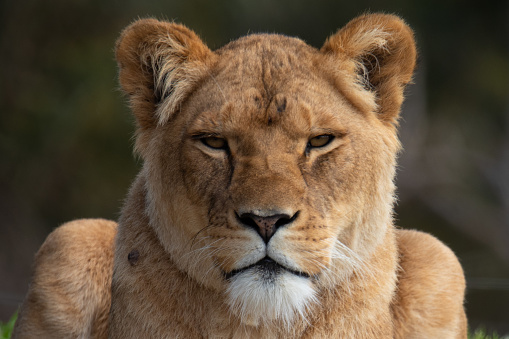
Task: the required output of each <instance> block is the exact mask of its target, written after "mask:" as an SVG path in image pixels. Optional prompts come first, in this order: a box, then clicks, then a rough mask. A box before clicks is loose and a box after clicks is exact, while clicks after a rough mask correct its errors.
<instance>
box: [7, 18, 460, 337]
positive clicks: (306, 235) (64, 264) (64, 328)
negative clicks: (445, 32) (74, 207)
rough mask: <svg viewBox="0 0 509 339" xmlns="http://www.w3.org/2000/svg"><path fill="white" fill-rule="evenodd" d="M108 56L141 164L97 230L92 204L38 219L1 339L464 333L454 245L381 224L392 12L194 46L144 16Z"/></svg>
mask: <svg viewBox="0 0 509 339" xmlns="http://www.w3.org/2000/svg"><path fill="white" fill-rule="evenodd" d="M116 57H117V61H118V65H119V69H120V73H119V78H120V83H121V86H122V88H123V89H124V91H125V92H126V93H127V94H128V95H129V99H130V104H131V108H132V110H133V113H134V115H135V116H136V121H137V132H136V146H135V147H136V151H137V152H138V153H139V154H140V155H141V157H142V158H143V161H144V164H143V168H142V170H141V172H140V174H139V176H138V177H137V179H136V180H135V182H134V184H133V186H132V188H131V191H130V193H129V196H128V198H127V200H126V204H125V206H124V208H123V210H122V214H121V218H120V220H119V226H118V232H117V233H116V240H115V246H114V244H113V240H112V237H113V234H114V233H115V227H114V226H113V224H111V223H107V222H105V221H78V222H75V223H71V224H69V225H64V226H62V227H61V228H59V229H57V230H56V231H55V232H54V233H52V234H51V235H50V236H49V237H48V239H47V241H46V242H45V244H44V245H43V246H42V248H41V250H40V251H39V253H38V255H37V257H36V266H35V274H34V277H33V281H32V284H31V286H30V290H29V293H28V296H27V299H26V301H25V303H24V305H23V308H22V311H21V314H20V319H19V321H18V323H17V325H16V329H15V336H18V337H30V336H39V335H40V334H43V333H67V336H68V337H80V338H84V337H98V338H99V337H106V327H108V333H109V337H111V338H145V337H153V338H164V337H168V338H200V337H206V338H249V337H251V338H332V337H334V338H466V318H465V313H464V310H463V295H464V288H465V282H464V277H463V272H462V269H461V266H460V265H459V263H458V261H457V259H456V257H455V256H454V254H453V253H452V252H451V251H450V250H449V249H448V248H447V247H446V246H445V245H443V244H442V243H440V242H439V241H438V240H436V239H435V238H433V237H431V236H429V235H426V234H423V233H420V232H417V231H402V230H396V229H395V228H394V226H393V221H392V209H393V202H394V189H395V188H394V183H393V179H394V172H395V165H396V162H395V159H396V155H397V152H398V151H399V149H400V145H399V141H398V138H397V134H396V133H397V130H396V128H397V125H398V117H399V110H400V106H401V103H402V101H403V90H404V87H405V85H406V84H408V82H409V81H410V80H411V77H412V73H413V69H414V67H415V59H416V51H415V43H414V39H413V33H412V31H411V30H410V28H409V27H408V26H407V25H406V24H405V23H404V22H403V21H402V20H401V19H399V18H398V17H395V16H391V15H382V14H371V15H363V16H360V17H358V18H356V19H354V20H352V21H351V22H350V23H348V24H347V25H346V26H345V27H344V28H343V29H341V30H339V31H338V32H337V33H336V34H334V35H332V36H331V37H330V38H329V39H327V41H326V42H325V44H324V46H323V47H322V48H321V49H320V50H317V49H315V48H312V47H310V46H308V45H306V44H305V43H304V42H302V41H301V40H299V39H295V38H289V37H286V36H280V35H250V36H247V37H244V38H241V39H239V40H236V41H233V42H231V43H230V44H228V45H226V46H225V47H223V48H221V49H219V50H217V51H214V52H213V51H211V50H210V49H209V48H208V47H206V46H205V45H204V44H203V42H202V41H201V40H200V39H199V38H198V37H197V36H196V34H194V33H193V32H192V31H190V30H189V29H187V28H186V27H184V26H182V25H178V24H175V23H168V22H161V21H157V20H153V19H145V20H139V21H137V22H135V23H133V24H132V25H130V26H129V27H127V28H126V29H125V30H124V31H123V33H122V35H121V37H120V38H119V40H118V42H117V47H116ZM113 259H114V260H113ZM112 260H113V261H114V264H112ZM110 281H111V290H110V289H109V288H108V286H109V283H110ZM110 292H111V294H110ZM110 298H111V308H110V307H109V304H110ZM108 309H109V318H108V319H106V316H105V314H106V313H107V312H108ZM55 329H56V330H55ZM46 331H50V332H46ZM51 331H61V332H51ZM80 331H81V332H80ZM39 337H40V336H39ZM62 337H65V335H62Z"/></svg>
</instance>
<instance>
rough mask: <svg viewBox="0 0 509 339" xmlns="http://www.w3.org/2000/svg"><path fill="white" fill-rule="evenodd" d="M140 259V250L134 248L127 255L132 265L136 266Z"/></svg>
mask: <svg viewBox="0 0 509 339" xmlns="http://www.w3.org/2000/svg"><path fill="white" fill-rule="evenodd" d="M139 259H140V252H138V250H132V251H131V252H129V254H128V255H127V260H128V261H129V263H130V264H131V266H134V265H136V264H137V263H138V260H139Z"/></svg>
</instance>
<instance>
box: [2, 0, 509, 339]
mask: <svg viewBox="0 0 509 339" xmlns="http://www.w3.org/2000/svg"><path fill="white" fill-rule="evenodd" d="M366 11H384V12H387V13H395V14H399V15H401V16H403V17H404V18H405V19H406V20H407V22H408V23H409V24H410V25H411V26H412V27H413V28H414V29H415V32H416V38H417V42H418V46H419V54H420V57H419V68H418V70H417V74H416V77H415V84H414V85H412V86H410V87H409V88H408V91H407V94H408V100H407V101H406V103H405V106H404V110H403V119H402V127H401V133H400V134H401V138H402V141H403V144H404V146H405V151H404V152H403V153H402V155H401V158H400V168H399V171H398V187H399V189H398V192H399V196H400V201H399V204H398V206H397V208H396V210H397V213H398V214H397V222H398V225H401V226H402V227H408V228H416V229H421V230H425V231H428V232H431V233H433V234H435V235H437V236H438V237H439V238H440V239H442V240H443V241H444V242H446V243H447V244H448V245H449V246H450V247H451V248H452V249H453V250H454V251H455V252H456V253H457V254H458V256H459V257H460V260H461V262H462V264H463V266H464V268H465V272H466V275H467V279H468V284H469V288H468V291H467V304H466V307H467V311H468V315H469V318H470V324H471V325H472V326H473V327H476V326H478V325H479V324H480V323H482V324H484V325H485V326H486V327H487V328H488V329H490V330H491V329H498V331H499V333H500V332H502V333H506V332H509V306H508V305H509V100H508V94H509V58H508V56H509V55H508V54H509V53H508V48H509V34H508V32H509V26H508V21H509V20H508V19H509V8H508V2H507V1H471V0H470V1H459V0H440V1H437V0H418V1H412V2H411V1H403V0H385V1H366V0H357V1H332V0H315V1H301V0H284V1H275V0H237V1H234V0H216V1H204V0H201V1H198V0H187V1H164V2H163V1H160V2H156V1H143V2H142V1H133V0H130V1H115V0H109V1H99V0H94V1H84V0H83V1H78V0H54V1H31V0H20V1H14V0H3V1H1V2H0V38H1V40H0V61H1V63H0V65H1V67H0V220H1V221H0V240H1V241H0V246H1V247H0V248H1V250H0V321H6V320H7V319H8V318H9V316H10V315H11V313H12V312H14V310H15V309H16V307H17V305H18V304H19V302H20V301H21V300H22V298H23V295H24V293H25V292H26V290H27V284H28V279H29V274H30V265H31V262H32V258H33V255H34V253H35V251H36V250H37V248H38V247H39V246H40V245H41V243H42V242H43V240H44V238H45V236H46V235H47V234H48V233H49V232H50V231H51V230H52V229H53V228H54V227H56V226H57V225H59V224H61V223H63V222H65V221H68V220H71V219H76V218H85V217H105V218H112V219H115V218H117V217H118V213H119V209H120V206H121V204H122V199H123V197H124V196H125V194H126V192H127V189H128V187H129V184H130V182H131V181H132V179H133V177H134V176H135V174H136V172H137V170H138V169H139V166H140V163H139V161H137V160H136V159H135V158H134V157H133V155H132V151H131V148H132V144H133V140H132V134H133V124H132V118H131V115H130V113H129V112H128V110H127V108H126V104H125V100H124V98H123V97H122V95H121V93H120V91H119V90H118V85H117V80H116V65H115V61H114V55H113V46H114V42H115V39H116V38H117V36H118V34H119V32H120V30H121V29H122V28H123V27H124V26H126V25H127V24H129V23H130V22H132V21H133V20H134V19H136V18H138V17H147V16H154V17H157V18H166V19H170V20H172V19H174V20H176V21H179V22H182V23H184V24H186V25H187V26H189V27H190V28H192V29H193V30H195V31H196V32H197V33H198V34H199V35H200V36H201V37H202V38H203V40H204V41H206V42H207V43H208V45H209V46H210V47H211V48H217V47H220V46H221V45H223V44H225V43H227V42H229V41H230V40H232V39H235V38H237V37H239V36H242V35H245V34H247V33H252V32H269V33H270V32H277V33H284V34H287V35H292V36H299V37H301V38H302V39H304V40H305V41H307V42H308V43H310V44H311V45H314V46H316V47H320V46H321V44H322V43H323V41H324V40H325V38H326V37H327V36H329V35H330V34H332V33H333V32H335V31H336V30H337V29H338V28H340V27H341V26H343V25H344V24H345V23H346V22H347V21H348V20H349V19H351V18H353V17H354V16H356V15H358V14H361V13H363V12H366Z"/></svg>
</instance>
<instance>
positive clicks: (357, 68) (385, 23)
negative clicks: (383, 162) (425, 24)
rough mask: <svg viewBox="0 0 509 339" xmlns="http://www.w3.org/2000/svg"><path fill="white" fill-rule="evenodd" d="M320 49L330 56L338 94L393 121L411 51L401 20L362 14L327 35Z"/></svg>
mask: <svg viewBox="0 0 509 339" xmlns="http://www.w3.org/2000/svg"><path fill="white" fill-rule="evenodd" d="M321 51H322V52H323V53H324V54H326V55H328V56H330V57H331V58H332V62H331V65H332V66H331V69H332V70H333V72H332V73H333V74H336V76H335V79H336V83H337V86H338V87H340V88H343V89H345V88H346V90H343V94H344V95H345V96H347V97H348V99H350V101H351V102H352V103H353V104H354V105H356V106H357V107H358V108H360V109H361V111H364V112H374V113H376V114H377V117H378V118H379V119H380V120H381V121H383V122H384V123H387V124H390V125H393V126H394V125H397V122H398V117H399V111H400V108H401V104H402V102H403V90H404V88H405V86H406V85H407V84H408V83H409V82H410V80H411V79H412V74H413V71H414V68H415V63H416V55H417V53H416V48H415V41H414V34H413V32H412V30H411V29H410V27H408V26H407V25H406V23H405V22H404V21H403V20H402V19H400V18H399V17H397V16H394V15H386V14H367V15H362V16H360V17H357V18H355V19H353V20H352V21H350V22H349V23H348V24H347V25H346V26H345V27H344V28H342V29H341V30H339V31H338V32H337V33H336V34H334V35H332V36H331V37H330V38H329V39H327V41H326V42H325V44H324V45H323V47H322V49H321ZM352 83H356V84H357V85H358V86H357V88H352V87H351V84H352Z"/></svg>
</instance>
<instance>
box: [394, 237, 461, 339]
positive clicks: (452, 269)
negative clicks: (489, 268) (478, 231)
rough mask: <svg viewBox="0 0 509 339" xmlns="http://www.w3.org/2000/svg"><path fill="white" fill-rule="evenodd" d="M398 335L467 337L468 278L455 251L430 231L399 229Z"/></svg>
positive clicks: (396, 302)
mask: <svg viewBox="0 0 509 339" xmlns="http://www.w3.org/2000/svg"><path fill="white" fill-rule="evenodd" d="M397 242H398V248H399V265H400V271H399V274H398V290H397V294H396V298H395V302H394V304H393V312H394V316H395V324H396V338H409V335H410V334H412V335H413V337H412V338H414V337H415V338H421V337H422V338H424V337H426V338H454V337H455V335H458V334H459V335H460V336H459V337H458V338H464V337H466V318H465V313H464V310H463V298H464V294H465V278H464V275H463V269H462V268H461V265H460V263H459V261H458V259H457V258H456V256H455V255H454V253H453V252H452V250H451V249H450V248H449V247H447V246H446V245H445V244H444V243H442V242H441V241H440V240H438V239H436V238H435V237H433V236H432V235H429V234H427V233H423V232H418V231H414V230H398V231H397Z"/></svg>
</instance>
